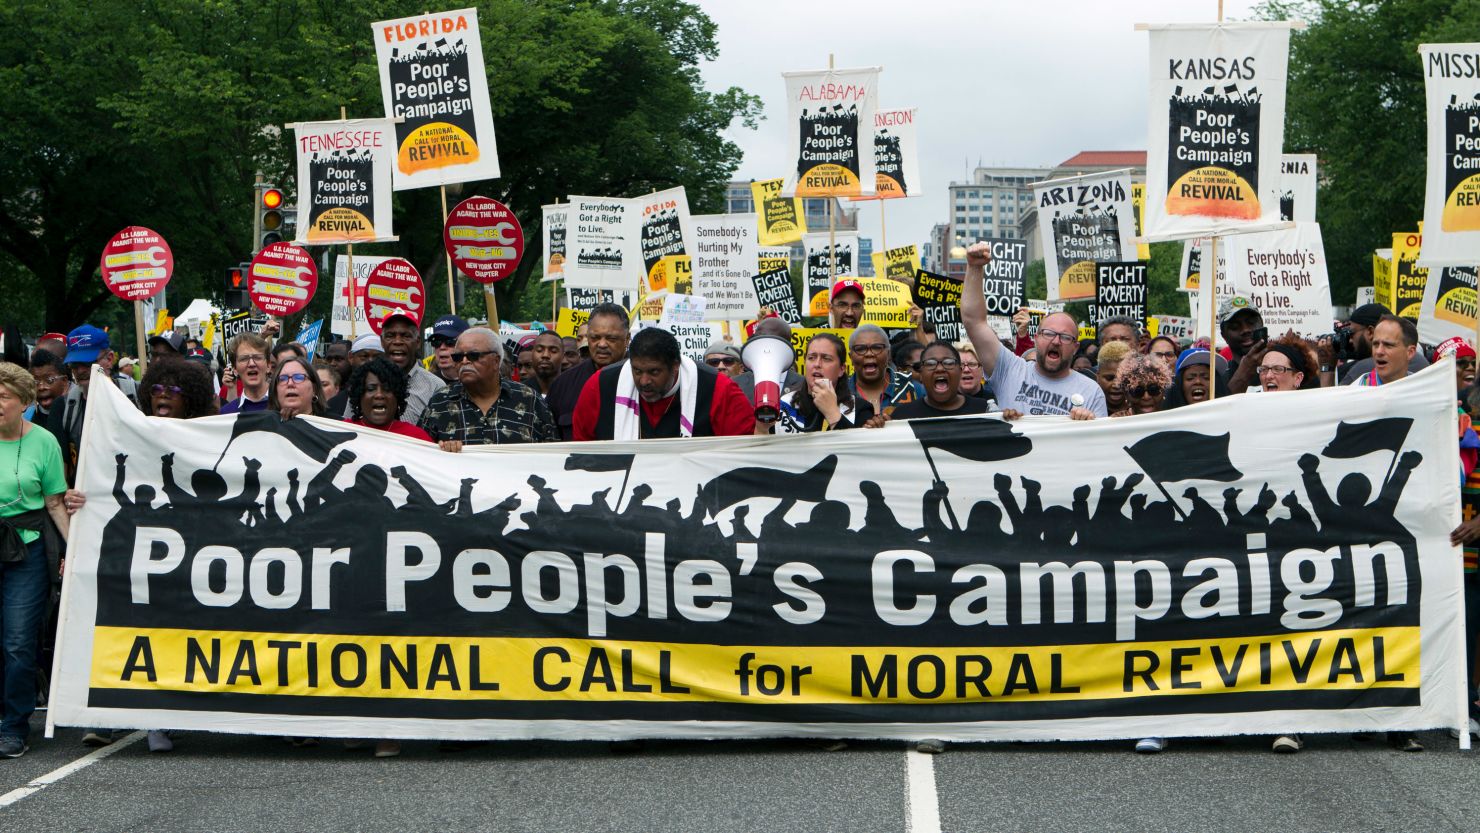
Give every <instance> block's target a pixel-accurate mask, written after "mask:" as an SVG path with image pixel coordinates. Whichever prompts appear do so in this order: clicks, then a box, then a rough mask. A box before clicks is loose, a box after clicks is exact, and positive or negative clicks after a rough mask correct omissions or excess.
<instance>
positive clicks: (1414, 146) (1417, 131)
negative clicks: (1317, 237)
mask: <svg viewBox="0 0 1480 833" xmlns="http://www.w3.org/2000/svg"><path fill="white" fill-rule="evenodd" d="M1259 15H1260V16H1261V17H1264V18H1266V19H1287V18H1290V19H1295V18H1298V19H1303V20H1305V21H1307V22H1308V23H1309V24H1310V26H1309V28H1308V29H1306V30H1305V31H1304V32H1300V31H1296V32H1294V33H1292V35H1291V40H1290V83H1289V92H1288V97H1287V103H1286V111H1285V149H1286V150H1287V151H1289V152H1291V153H1315V154H1316V155H1317V156H1318V157H1319V168H1318V171H1319V176H1320V183H1319V192H1318V195H1317V198H1316V219H1317V220H1319V221H1320V223H1321V235H1322V238H1323V240H1324V242H1325V244H1326V257H1327V260H1328V263H1329V269H1330V273H1331V296H1332V300H1333V301H1336V302H1337V303H1350V302H1351V300H1352V298H1353V297H1354V295H1355V293H1356V289H1357V287H1359V286H1370V285H1371V284H1372V265H1371V264H1372V250H1373V249H1378V248H1385V247H1387V246H1388V245H1390V244H1391V241H1392V234H1393V232H1398V231H1412V230H1416V229H1417V228H1418V221H1419V220H1421V219H1423V192H1424V164H1425V159H1426V156H1427V151H1426V147H1427V145H1426V140H1425V135H1426V134H1425V130H1426V127H1425V123H1426V121H1425V112H1424V83H1423V71H1422V69H1423V68H1422V65H1421V63H1420V62H1419V57H1418V45H1419V44H1420V43H1456V42H1459V43H1468V42H1471V41H1474V40H1475V33H1476V32H1477V31H1480V3H1477V2H1475V0H1458V1H1456V0H1401V2H1400V1H1399V0H1379V1H1378V2H1366V3H1350V2H1344V0H1316V1H1315V2H1269V3H1267V4H1265V5H1264V6H1263V7H1261V8H1260V10H1259Z"/></svg>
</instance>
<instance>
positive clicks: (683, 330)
mask: <svg viewBox="0 0 1480 833" xmlns="http://www.w3.org/2000/svg"><path fill="white" fill-rule="evenodd" d="M648 327H657V328H659V329H663V330H667V331H668V332H670V333H672V334H673V337H674V338H675V339H677V340H678V352H680V353H682V354H683V355H685V356H688V357H689V358H691V359H693V360H694V361H696V362H700V363H702V362H703V361H704V351H705V350H708V349H709V345H711V344H713V343H714V342H715V341H716V340H717V339H719V338H721V337H722V336H723V334H724V333H723V330H722V329H721V327H720V325H719V324H716V323H713V322H707V321H693V322H688V323H677V322H674V323H670V322H663V323H657V322H652V321H640V322H638V323H637V325H636V327H635V328H634V330H643V329H647V328H648Z"/></svg>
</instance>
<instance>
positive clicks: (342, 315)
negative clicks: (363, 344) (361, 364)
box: [329, 255, 395, 337]
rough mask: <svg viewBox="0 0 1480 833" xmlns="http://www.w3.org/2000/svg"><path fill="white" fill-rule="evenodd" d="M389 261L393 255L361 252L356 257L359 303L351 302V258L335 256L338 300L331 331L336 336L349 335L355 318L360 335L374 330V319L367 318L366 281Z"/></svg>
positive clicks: (336, 295) (330, 318) (330, 320)
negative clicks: (365, 301) (351, 303)
mask: <svg viewBox="0 0 1480 833" xmlns="http://www.w3.org/2000/svg"><path fill="white" fill-rule="evenodd" d="M387 260H395V258H392V257H375V256H373V255H359V256H358V257H356V258H355V304H354V306H350V303H349V261H348V259H347V258H346V257H345V256H344V255H339V256H337V257H335V258H334V303H333V304H332V305H331V308H330V311H329V332H331V333H333V334H334V335H340V336H346V337H347V336H349V334H350V324H349V322H350V319H351V317H353V319H354V322H355V326H354V332H355V334H356V335H362V336H363V335H370V334H372V333H374V330H372V329H370V322H369V321H367V320H366V319H365V304H364V302H363V301H364V298H365V291H366V290H365V284H366V283H367V282H368V281H369V279H370V273H371V272H373V271H375V267H377V266H379V265H380V264H382V263H385V262H386V261H387Z"/></svg>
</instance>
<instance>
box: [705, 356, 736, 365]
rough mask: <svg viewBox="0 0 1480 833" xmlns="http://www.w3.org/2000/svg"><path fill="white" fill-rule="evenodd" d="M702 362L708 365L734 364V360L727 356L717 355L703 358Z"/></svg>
mask: <svg viewBox="0 0 1480 833" xmlns="http://www.w3.org/2000/svg"><path fill="white" fill-rule="evenodd" d="M704 363H705V364H707V365H709V366H710V367H730V366H732V365H734V364H735V360H734V359H732V358H730V357H729V356H718V357H716V358H713V359H705V360H704Z"/></svg>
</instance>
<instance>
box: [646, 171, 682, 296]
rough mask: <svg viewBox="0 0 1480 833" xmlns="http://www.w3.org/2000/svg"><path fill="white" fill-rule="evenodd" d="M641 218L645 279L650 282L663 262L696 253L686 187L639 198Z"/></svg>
mask: <svg viewBox="0 0 1480 833" xmlns="http://www.w3.org/2000/svg"><path fill="white" fill-rule="evenodd" d="M634 202H636V203H637V205H638V207H639V210H640V211H641V216H642V276H643V278H644V279H645V280H647V281H648V282H649V285H651V282H652V280H653V277H654V272H655V271H657V269H658V268H659V265H660V263H661V262H662V260H663V258H665V257H668V256H670V255H686V254H693V252H694V226H693V224H692V223H691V222H690V221H689V198H688V194H687V193H685V191H684V189H683V186H679V187H677V188H669V189H668V190H666V191H656V192H654V193H652V194H647V195H645V196H641V197H637V198H636V199H635V200H634Z"/></svg>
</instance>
